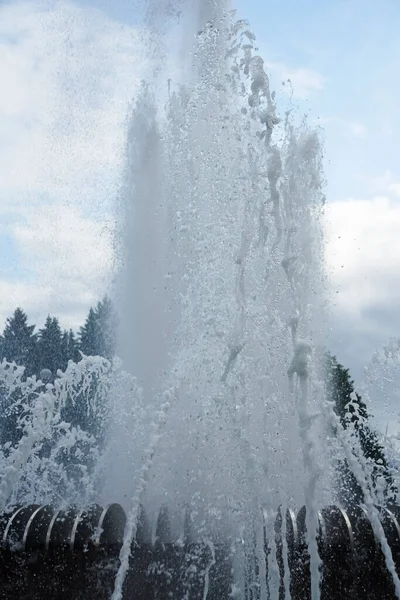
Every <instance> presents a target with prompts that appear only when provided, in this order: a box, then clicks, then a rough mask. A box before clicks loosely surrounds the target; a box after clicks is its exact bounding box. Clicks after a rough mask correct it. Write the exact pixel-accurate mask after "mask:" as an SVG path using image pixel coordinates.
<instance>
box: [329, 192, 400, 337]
mask: <svg viewBox="0 0 400 600" xmlns="http://www.w3.org/2000/svg"><path fill="white" fill-rule="evenodd" d="M326 233H327V248H326V260H327V264H328V267H329V269H330V272H331V277H332V287H333V291H334V292H335V304H336V307H337V310H339V311H341V312H343V313H345V314H346V315H347V316H351V317H352V319H353V320H354V324H355V325H357V324H358V325H360V326H361V324H362V326H364V327H365V328H368V320H367V319H365V318H364V317H362V314H363V312H364V314H365V311H368V310H375V309H379V310H380V311H385V310H387V311H390V310H393V307H394V306H395V307H397V306H399V303H400V203H399V202H398V201H397V200H396V199H394V198H393V197H392V198H391V197H389V196H375V197H373V198H372V199H371V200H355V199H348V200H343V201H340V202H333V203H331V204H329V205H328V206H327V216H326ZM384 325H385V324H384V323H383V322H378V321H377V322H376V323H375V326H376V327H384ZM371 326H374V324H373V323H371ZM399 333H400V332H399Z"/></svg>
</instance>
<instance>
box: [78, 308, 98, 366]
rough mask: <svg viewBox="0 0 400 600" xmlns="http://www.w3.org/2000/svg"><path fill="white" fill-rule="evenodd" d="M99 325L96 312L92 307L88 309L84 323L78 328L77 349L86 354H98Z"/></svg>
mask: <svg viewBox="0 0 400 600" xmlns="http://www.w3.org/2000/svg"><path fill="white" fill-rule="evenodd" d="M98 338H99V327H98V323H97V317H96V313H95V311H94V309H93V308H91V309H90V310H89V314H88V316H87V317H86V321H85V324H84V325H83V327H81V328H80V330H79V349H80V350H81V352H83V354H85V355H86V356H97V355H98V352H97V350H98V346H99V343H98Z"/></svg>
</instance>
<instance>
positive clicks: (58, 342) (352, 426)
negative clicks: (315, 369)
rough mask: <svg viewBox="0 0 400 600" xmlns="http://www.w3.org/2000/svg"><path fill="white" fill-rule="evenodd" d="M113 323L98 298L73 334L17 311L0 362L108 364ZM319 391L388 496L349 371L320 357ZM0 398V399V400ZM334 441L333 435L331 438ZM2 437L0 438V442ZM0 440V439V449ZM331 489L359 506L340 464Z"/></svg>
mask: <svg viewBox="0 0 400 600" xmlns="http://www.w3.org/2000/svg"><path fill="white" fill-rule="evenodd" d="M116 331H117V317H116V312H115V310H114V308H113V304H112V302H111V300H110V299H109V298H108V297H104V298H103V299H102V300H101V301H100V302H98V303H97V305H96V306H95V307H94V308H90V310H89V312H88V315H87V317H86V320H85V322H84V324H83V325H82V326H81V327H80V328H79V330H78V332H77V333H75V332H74V331H72V330H71V329H70V330H62V328H61V326H60V323H59V320H58V319H57V317H54V316H51V315H49V316H48V317H47V319H46V322H45V324H44V327H43V328H41V329H39V330H38V331H36V326H35V325H31V324H29V322H28V316H27V314H26V313H25V312H24V311H23V310H22V309H21V308H17V309H16V310H15V311H14V313H13V315H12V316H11V317H9V318H8V319H7V321H6V324H5V328H4V331H3V334H2V335H1V336H0V361H1V360H3V359H6V360H7V361H9V362H15V363H16V364H17V365H20V366H23V367H25V375H26V376H31V375H36V376H37V377H39V376H40V373H41V372H42V370H43V369H48V370H50V371H51V373H52V377H53V378H54V377H55V376H56V374H57V371H58V370H59V369H61V370H62V371H64V370H65V369H66V367H67V365H68V361H69V360H72V361H74V362H79V361H80V359H81V356H82V354H83V355H86V356H101V357H104V358H107V359H109V360H112V358H113V357H114V356H115V350H116ZM325 390H326V399H327V400H328V401H330V402H332V406H333V407H334V411H335V412H336V414H337V415H338V417H339V419H340V423H341V426H342V427H343V428H344V429H345V430H350V431H351V432H352V434H353V436H356V438H357V441H358V445H359V448H360V449H361V453H362V455H363V457H364V459H365V460H366V461H367V462H368V463H369V465H370V466H372V480H373V484H374V485H375V484H376V481H377V478H378V477H379V476H383V478H384V480H385V486H386V494H387V495H390V494H394V493H395V490H394V486H393V481H392V478H391V475H390V473H389V469H388V463H387V459H386V456H385V451H384V448H383V446H382V444H381V443H380V441H379V436H378V434H377V432H376V431H374V429H373V428H372V427H371V415H370V413H369V412H368V409H367V405H366V403H365V402H364V401H363V399H362V398H361V396H360V395H359V394H356V393H355V388H354V382H353V380H352V379H351V376H350V372H349V369H346V368H345V367H344V366H343V365H342V364H340V363H339V362H338V360H337V359H336V357H335V356H333V355H331V354H330V353H329V352H326V353H325ZM0 396H1V394H0ZM2 400H3V401H2V402H1V404H2V406H3V408H2V415H0V425H2V426H3V427H0V429H3V431H4V430H5V429H6V430H7V431H8V433H7V438H8V439H10V436H11V439H14V440H15V439H16V437H18V435H13V434H12V432H11V431H10V428H11V429H13V428H15V427H17V420H16V419H15V417H13V419H12V421H9V422H8V423H7V426H6V427H4V426H5V425H6V423H5V421H7V420H8V419H7V417H6V412H7V411H4V409H5V408H6V407H5V406H4V400H5V399H4V398H3V399H2ZM66 411H67V413H68V414H67V413H66V415H65V416H66V417H67V416H68V418H69V420H70V421H71V422H73V423H74V425H78V426H80V427H82V429H84V430H89V431H90V430H91V431H92V432H93V433H94V431H95V429H96V427H95V423H94V422H93V423H87V422H86V421H87V415H86V411H85V407H78V406H74V407H73V406H72V405H71V406H70V407H69V408H68V407H66ZM333 434H334V435H335V432H333ZM2 437H3V436H2V435H0V438H2ZM2 441H3V440H2V439H0V443H1V442H2ZM337 473H338V481H337V489H339V490H340V496H341V500H342V502H343V503H344V504H348V503H353V502H354V501H357V502H359V501H361V500H362V498H363V493H362V490H361V488H360V486H359V484H358V483H357V481H356V479H355V477H354V475H353V474H352V472H351V470H350V468H349V466H348V465H347V463H346V461H345V460H343V461H342V462H341V463H340V464H339V465H338V468H337Z"/></svg>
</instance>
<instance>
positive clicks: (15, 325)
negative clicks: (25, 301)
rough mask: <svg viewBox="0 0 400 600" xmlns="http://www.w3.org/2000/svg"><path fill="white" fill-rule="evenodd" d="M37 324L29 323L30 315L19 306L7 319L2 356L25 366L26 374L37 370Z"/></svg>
mask: <svg viewBox="0 0 400 600" xmlns="http://www.w3.org/2000/svg"><path fill="white" fill-rule="evenodd" d="M34 331H35V325H28V317H27V315H26V314H25V313H24V311H23V310H22V309H21V308H17V309H16V310H15V312H14V314H13V316H12V317H9V318H8V319H7V321H6V326H5V328H4V332H3V337H2V343H1V352H2V356H1V358H5V359H6V360H8V361H9V362H15V363H16V364H17V365H20V366H24V367H25V372H26V375H32V374H33V373H35V372H36V370H37V369H36V364H35V362H36V352H35V351H36V344H37V335H36V334H35V333H34Z"/></svg>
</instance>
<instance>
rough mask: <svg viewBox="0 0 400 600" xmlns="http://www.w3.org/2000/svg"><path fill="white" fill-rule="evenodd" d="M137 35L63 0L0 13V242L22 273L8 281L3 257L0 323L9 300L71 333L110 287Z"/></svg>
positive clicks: (138, 59) (137, 62)
mask: <svg viewBox="0 0 400 600" xmlns="http://www.w3.org/2000/svg"><path fill="white" fill-rule="evenodd" d="M140 39H141V38H140V36H139V32H138V31H137V30H135V29H133V28H131V27H128V26H126V25H123V24H120V23H117V22H114V21H112V20H110V19H109V18H108V17H106V15H104V14H103V13H101V12H100V11H97V10H95V9H93V8H90V7H83V6H82V7H79V6H78V5H76V4H73V3H69V2H63V1H61V2H59V1H55V0H51V1H50V2H14V3H11V4H7V5H3V6H1V7H0V81H1V82H2V90H1V94H0V213H1V217H2V221H3V223H2V228H1V230H0V236H2V235H5V234H7V235H8V236H12V239H13V242H14V246H15V248H14V250H16V251H17V253H18V261H17V262H18V265H19V264H21V266H22V267H23V270H24V277H23V280H21V278H20V277H18V276H15V277H14V279H13V280H12V281H11V280H10V279H7V278H6V276H5V272H6V271H7V269H6V267H7V264H8V262H9V260H10V257H11V255H9V256H7V255H5V256H4V254H3V255H2V256H0V273H1V271H3V276H1V275H0V294H1V303H0V328H1V325H2V322H4V319H5V317H6V316H8V315H9V314H10V312H12V310H13V309H14V308H15V307H16V306H17V305H21V306H22V307H23V308H25V310H26V311H27V312H28V314H29V315H30V316H31V317H32V319H33V320H34V319H36V320H38V321H39V320H41V321H42V322H43V316H45V315H46V313H47V312H48V311H51V312H52V313H53V314H58V315H59V316H60V317H61V318H62V321H63V324H64V325H65V326H74V327H76V326H77V325H79V324H80V323H81V321H82V318H83V317H84V314H85V313H86V311H87V309H88V307H89V306H90V305H91V304H92V303H93V302H95V301H96V300H97V299H99V298H100V297H101V295H102V294H103V293H104V291H105V290H106V286H107V282H108V280H109V277H110V267H111V257H112V255H111V241H110V235H109V232H108V231H107V228H108V227H109V225H110V219H109V215H110V207H111V205H112V204H113V203H114V200H115V197H116V195H117V193H118V189H119V182H120V176H121V167H122V164H123V156H124V146H125V122H126V115H127V112H128V108H129V103H130V101H131V99H132V96H133V94H134V92H135V89H137V86H138V82H139V79H140V77H141V73H142V70H143V69H144V68H145V60H144V58H143V56H142V52H141V45H140ZM11 250H12V249H11V247H10V253H11ZM15 279H18V283H15V281H14V280H15Z"/></svg>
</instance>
